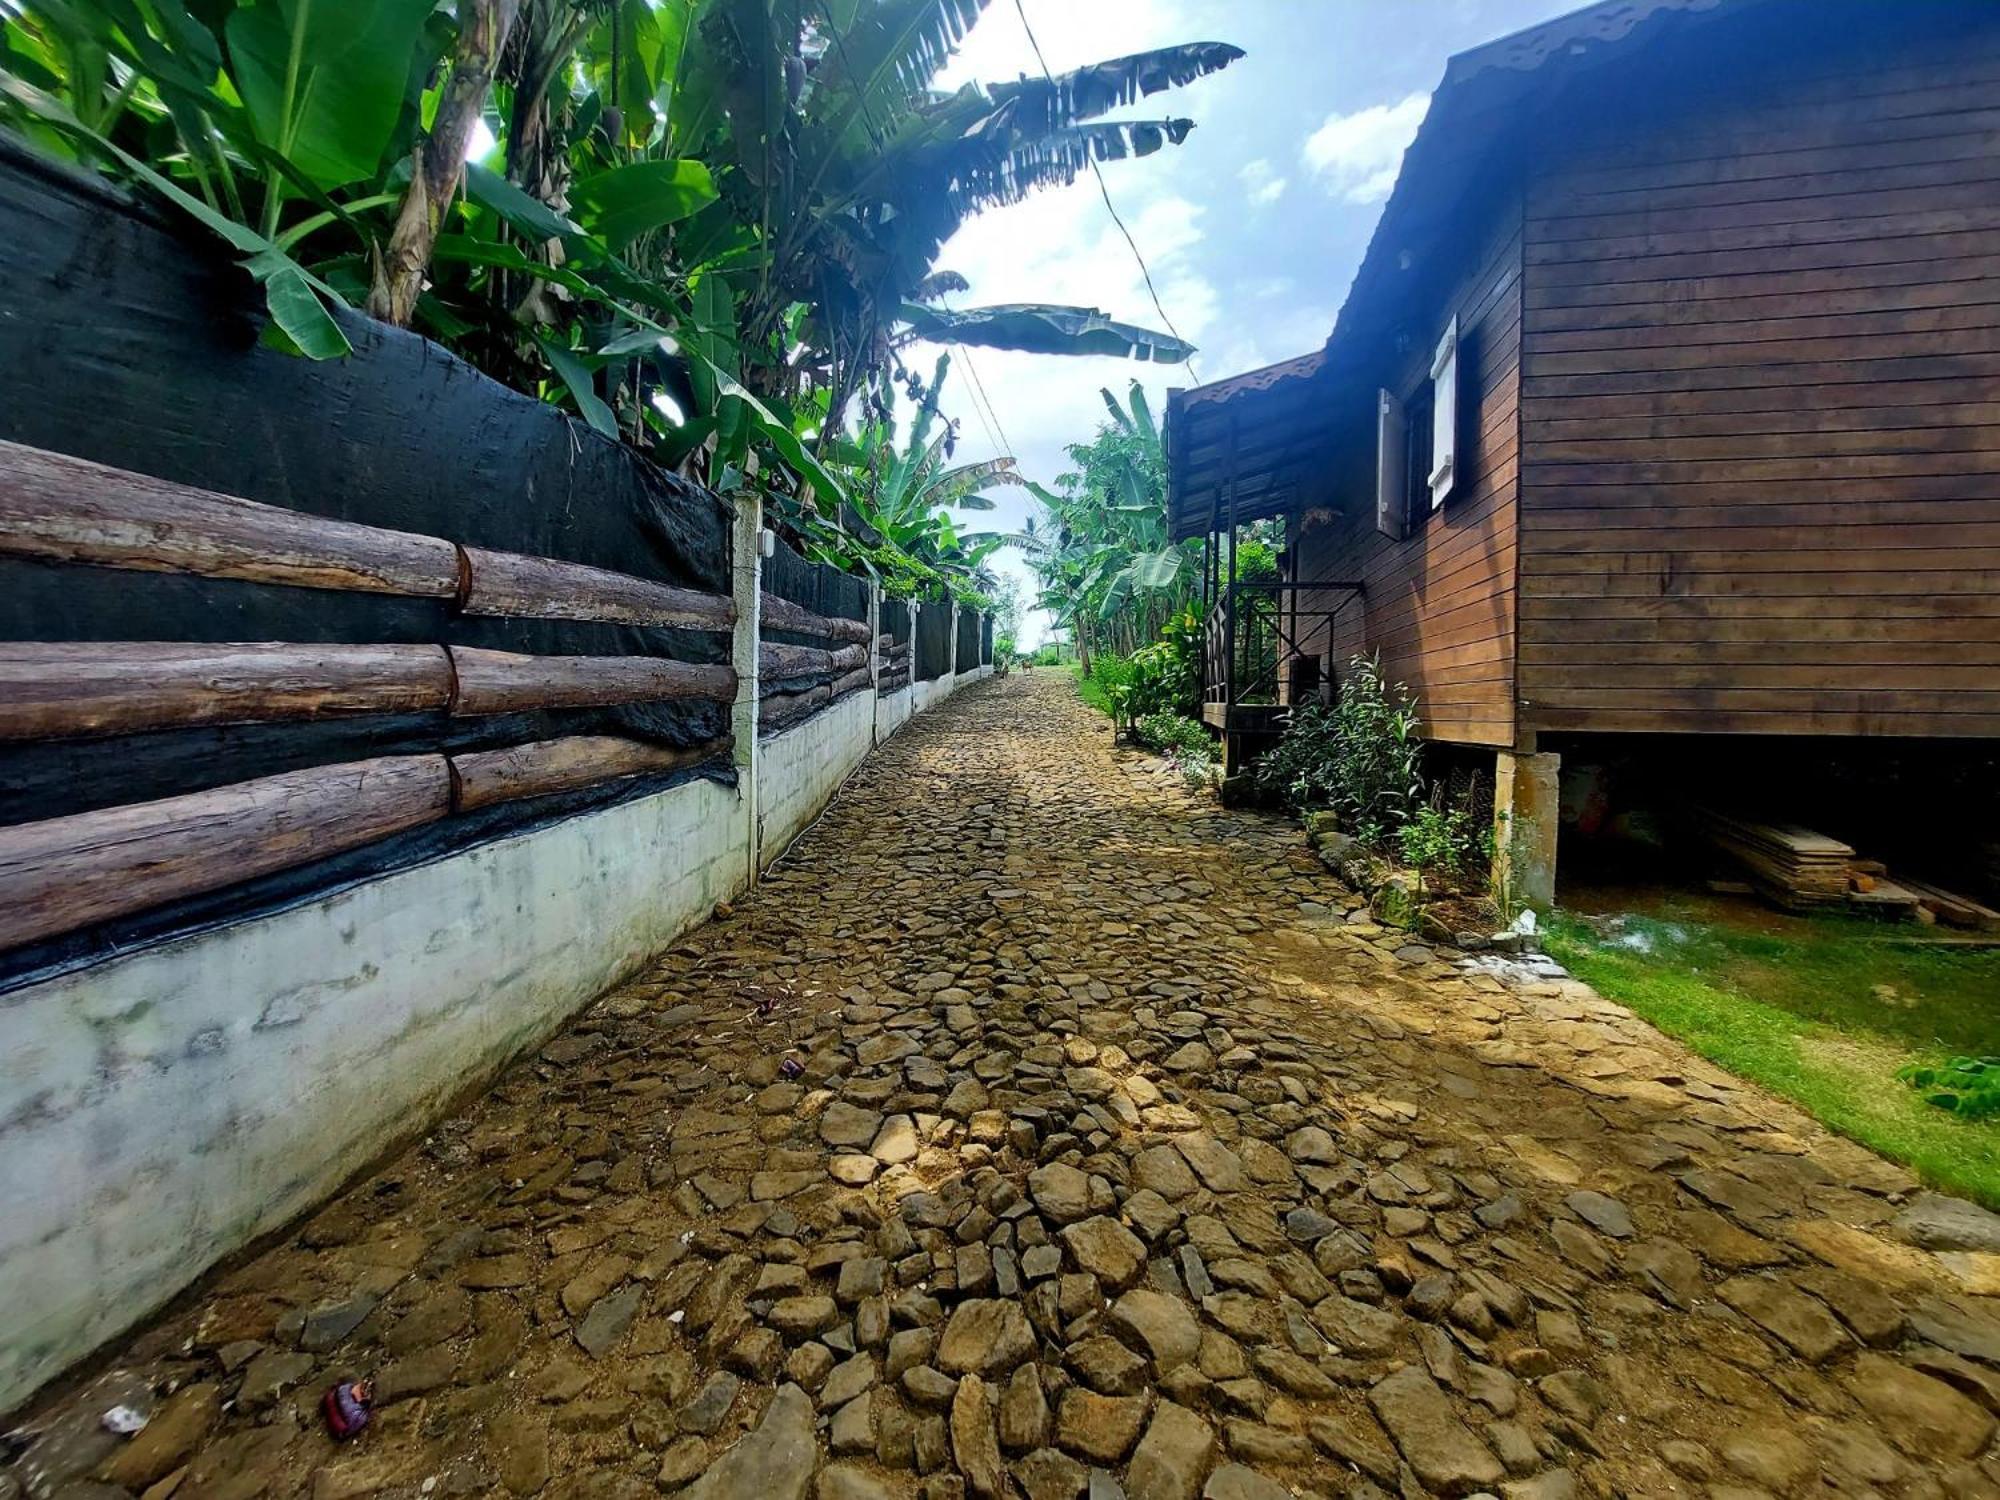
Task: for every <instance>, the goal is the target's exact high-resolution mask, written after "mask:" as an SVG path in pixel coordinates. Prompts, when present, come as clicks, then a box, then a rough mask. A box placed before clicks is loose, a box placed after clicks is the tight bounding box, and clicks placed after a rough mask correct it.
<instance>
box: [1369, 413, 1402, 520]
mask: <svg viewBox="0 0 2000 1500" xmlns="http://www.w3.org/2000/svg"><path fill="white" fill-rule="evenodd" d="M1408 458H1409V450H1408V448H1407V446H1406V441H1405V434H1404V432H1403V403H1402V402H1400V401H1398V400H1397V399H1396V398H1395V396H1394V395H1393V394H1391V393H1390V392H1388V391H1377V392H1376V393H1375V529H1376V530H1377V531H1379V532H1381V533H1382V535H1384V536H1391V537H1396V538H1397V539H1399V540H1400V539H1401V538H1402V536H1403V534H1404V531H1405V529H1406V525H1407V522H1408V520H1409V502H1408V499H1407V495H1408V488H1407V484H1408V480H1407V476H1406V475H1405V473H1404V467H1405V465H1406V464H1407V462H1408Z"/></svg>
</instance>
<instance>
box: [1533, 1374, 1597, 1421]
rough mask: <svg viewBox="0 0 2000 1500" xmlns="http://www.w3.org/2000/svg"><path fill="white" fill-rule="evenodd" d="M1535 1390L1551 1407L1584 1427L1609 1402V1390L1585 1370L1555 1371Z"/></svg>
mask: <svg viewBox="0 0 2000 1500" xmlns="http://www.w3.org/2000/svg"><path fill="white" fill-rule="evenodd" d="M1535 1389H1536V1390H1537V1391H1539V1392H1540V1393H1541V1397H1542V1399H1543V1400H1544V1401H1546V1402H1548V1404H1549V1405H1550V1406H1553V1407H1554V1408H1555V1409H1556V1410H1557V1411H1559V1412H1561V1413H1562V1414H1563V1415H1564V1416H1566V1417H1568V1418H1570V1419H1571V1420H1572V1421H1575V1422H1580V1423H1582V1424H1583V1425H1584V1426H1585V1427H1589V1426H1592V1425H1594V1424H1595V1423H1596V1421H1597V1419H1598V1418H1599V1417H1601V1416H1603V1415H1604V1413H1605V1411H1606V1409H1607V1408H1609V1407H1610V1405H1611V1392H1610V1391H1609V1390H1608V1389H1606V1387H1605V1385H1604V1383H1603V1382H1602V1381H1601V1380H1599V1379H1598V1378H1597V1377H1596V1376H1595V1375H1592V1374H1590V1373H1589V1372H1587V1371H1584V1370H1558V1371H1557V1372H1556V1373H1555V1374H1553V1375H1550V1376H1548V1377H1547V1378H1546V1379H1544V1380H1543V1381H1542V1382H1541V1384H1540V1385H1538V1386H1536V1387H1535Z"/></svg>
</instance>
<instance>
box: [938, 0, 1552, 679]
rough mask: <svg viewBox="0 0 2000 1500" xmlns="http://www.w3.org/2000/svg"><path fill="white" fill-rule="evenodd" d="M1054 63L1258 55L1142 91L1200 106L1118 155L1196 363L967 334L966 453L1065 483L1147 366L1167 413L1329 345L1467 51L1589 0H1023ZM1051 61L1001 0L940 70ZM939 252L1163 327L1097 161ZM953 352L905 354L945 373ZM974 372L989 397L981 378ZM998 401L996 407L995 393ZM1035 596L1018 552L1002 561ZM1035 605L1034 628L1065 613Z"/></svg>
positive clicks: (1002, 285) (960, 361)
mask: <svg viewBox="0 0 2000 1500" xmlns="http://www.w3.org/2000/svg"><path fill="white" fill-rule="evenodd" d="M1020 3H1021V5H1023V6H1024V7H1025V9H1026V13H1027V22H1028V25H1030V26H1032V27H1033V29H1034V34H1035V37H1036V39H1037V40H1038V41H1039V42H1040V43H1041V47H1042V52H1043V53H1044V55H1045V56H1046V57H1047V59H1048V63H1049V66H1050V67H1051V68H1053V69H1055V70H1056V71H1058V72H1060V71H1062V70H1064V69H1066V68H1073V67H1078V66H1081V65H1083V64H1085V63H1091V62H1098V61H1102V60H1103V59H1105V58H1110V57H1117V56H1121V55H1123V54H1126V53H1130V52H1137V51H1142V50H1144V49H1146V48H1149V47H1158V46H1165V45H1169V44H1171V43H1175V42H1191V41H1221V42H1233V43H1234V44H1235V45H1237V46H1238V47H1241V48H1242V49H1243V50H1244V52H1245V53H1246V54H1247V55H1246V56H1245V57H1243V58H1242V59H1240V60H1239V61H1237V62H1236V63H1234V64H1232V65H1231V66H1230V67H1229V68H1227V69H1225V70H1224V71H1223V72H1221V73H1219V74H1216V75H1214V76H1212V77H1209V78H1205V79H1201V80H1199V81H1197V82H1195V83H1192V84H1190V85H1189V86H1188V87H1186V88H1184V89H1176V90H1171V91H1169V92H1167V93H1164V94H1155V95H1153V96H1152V97H1151V98H1149V99H1142V100H1140V101H1138V102H1137V103H1136V104H1134V105H1133V106H1132V107H1130V108H1129V109H1125V110H1120V111H1117V112H1116V117H1118V118H1133V119H1161V118H1164V117H1166V116H1168V115H1173V116H1187V117H1191V118H1192V119H1194V120H1195V121H1196V127H1197V128H1196V129H1195V131H1194V133H1193V134H1192V135H1190V136H1189V137H1188V139H1187V141H1186V142H1185V143H1184V144H1182V145H1181V146H1178V147H1172V146H1169V147H1166V148H1165V149H1163V150H1161V151H1158V152H1156V153H1155V154H1153V155H1152V156H1149V157H1146V158H1143V159H1139V160H1129V159H1128V160H1125V161H1118V162H1107V163H1105V164H1104V169H1103V170H1104V179H1105V182H1106V184H1107V185H1108V187H1109V188H1110V191H1111V198H1112V201H1113V203H1115V204H1116V205H1117V209H1118V212H1119V215H1120V216H1121V217H1122V218H1123V219H1124V220H1125V223H1126V225H1127V227H1128V228H1130V230H1131V232H1132V236H1133V239H1134V240H1135V241H1136V242H1137V244H1138V247H1139V250H1140V252H1141V254H1143V256H1144V257H1145V260H1146V264H1147V265H1148V266H1149V267H1150V268H1151V271H1152V275H1153V284H1154V286H1155V287H1156V288H1157V289H1158V292H1159V296H1160V301H1161V304H1162V305H1163V306H1164V307H1165V309H1166V313H1167V316H1168V317H1169V318H1170V319H1171V320H1172V323H1173V326H1174V328H1176V329H1177V330H1178V331H1179V332H1180V333H1181V335H1182V336H1183V337H1184V338H1187V339H1188V340H1190V341H1192V342H1193V343H1194V344H1195V345H1196V346H1197V347H1198V351H1199V352H1198V353H1197V354H1196V355H1195V356H1194V374H1193V376H1190V374H1189V371H1188V368H1187V367H1186V366H1185V365H1157V364H1139V363H1135V362H1131V361H1126V360H1116V359H1102V358H1085V359H1075V358H1061V357H1054V356H1047V355H1028V354H1014V353H1009V352H1007V351H1004V350H994V349H974V350H970V351H954V353H953V356H952V373H951V377H950V379H949V380H948V382H947V385H946V390H945V394H944V398H943V406H944V410H945V411H946V413H947V414H948V415H950V416H954V417H957V418H958V419H959V420H960V424H961V425H960V432H959V444H958V459H959V461H960V462H969V461H973V460H978V459H984V458H990V457H994V456H996V455H998V454H1001V453H1005V454H1009V455H1011V456H1013V457H1014V458H1015V459H1016V460H1018V462H1019V466H1020V469H1021V471H1022V472H1023V473H1024V474H1026V475H1027V476H1028V477H1029V478H1031V479H1034V480H1036V481H1037V482H1039V483H1042V484H1053V483H1054V481H1055V479H1056V476H1057V475H1059V474H1061V473H1062V472H1063V471H1064V470H1065V469H1066V468H1068V467H1069V465H1068V462H1067V460H1066V458H1065V456H1064V452H1063V450H1064V447H1065V445H1066V444H1069V443H1074V442H1083V441H1087V440H1088V439H1089V438H1090V436H1091V434H1092V432H1093V431H1094V430H1095V429H1096V427H1097V425H1098V423H1099V422H1100V421H1101V420H1103V419H1104V416H1105V412H1104V406H1103V402H1102V400H1101V398H1100V397H1099V395H1098V391H1099V390H1100V388H1102V387H1105V386H1109V387H1110V388H1111V389H1112V390H1113V391H1114V392H1116V393H1117V394H1118V395H1119V396H1120V398H1121V399H1122V398H1123V396H1124V393H1125V391H1126V389H1127V387H1128V386H1129V384H1130V382H1131V381H1132V379H1133V378H1134V377H1137V378H1138V379H1139V380H1140V381H1142V382H1143V384H1144V385H1145V387H1146V392H1147V395H1148V397H1149V398H1150V399H1151V401H1152V406H1153V411H1154V413H1155V415H1157V416H1163V415H1164V414H1165V412H1166V399H1165V392H1166V391H1167V390H1168V389H1169V388H1171V387H1174V386H1187V385H1193V384H1199V383H1203V382H1207V381H1212V380H1219V379H1222V378H1224V377H1226V376H1230V375H1237V374H1241V373H1242V372H1243V371H1245V370H1252V369H1255V368H1257V367H1258V366H1260V365H1267V364H1271V363H1273V362H1275V361H1277V360H1281V359H1289V358H1291V357H1292V356H1294V355H1298V354H1304V353H1306V352H1308V351H1309V350H1312V349H1314V348H1317V347H1318V346H1319V345H1320V344H1322V343H1323V342H1325V340H1326V336H1327V334H1328V333H1329V332H1330V331H1331V330H1332V328H1333V320H1334V315H1335V314H1336V313H1337V312H1338V311H1339V310H1340V304H1341V301H1342V299H1343V298H1344V297H1345V296H1346V293H1347V287H1348V283H1349V282H1350V281H1351V280H1352V279H1353V276H1354V272H1355V270H1356V268H1357V267H1358V266H1359V265H1360V263H1361V255H1362V252H1363V251H1364V250H1365V249H1366V248H1367V244H1368V236H1369V233H1370V231H1371V230H1372V229H1373V228H1374V226H1375V220H1376V217H1377V216H1378V215H1379V214H1380V212H1381V209H1382V203H1383V200H1384V199H1386V198H1387V197H1388V195H1389V190H1390V188H1391V187H1392V186H1393V184H1394V182H1395V178H1396V169H1397V166H1398V164H1399V163H1400V161H1401V159H1402V154H1403V148H1404V147H1405V146H1406V145H1408V144H1409V140H1410V137H1411V136H1412V135H1414V134H1415V132H1416V129H1417V126H1418V124H1419V123H1420V122H1421V121H1422V119H1423V115H1424V110H1425V107H1426V105H1427V104H1428V102H1429V96H1430V90H1431V89H1432V88H1433V87H1434V86H1435V85H1436V84H1437V82H1438V80H1439V79H1440V78H1441V77H1442V76H1443V75H1444V66H1445V60H1446V59H1447V58H1448V57H1449V56H1450V55H1451V54H1452V53H1454V52H1462V51H1464V50H1466V49H1467V48H1469V47H1476V46H1478V45H1480V44H1481V43H1484V42H1488V41H1491V40H1493V39H1494V38H1496V37H1500V36H1504V35H1506V34H1507V33H1508V32H1511V31H1517V30H1519V29H1520V28H1521V27H1523V26H1532V25H1535V24H1537V23H1539V22H1541V21H1545V20H1548V19H1549V18H1550V17H1552V16H1556V15H1561V14H1563V13H1564V12H1566V11H1569V10H1573V9H1575V8H1577V5H1578V4H1579V3H1581V0H1020ZM1028 72H1039V67H1038V65H1037V63H1036V61H1035V56H1034V53H1033V51H1032V50H1031V49H1030V47H1029V43H1028V37H1027V32H1026V30H1025V29H1024V27H1023V25H1022V19H1021V13H1020V11H1019V10H1017V9H1016V0H992V3H991V4H989V5H988V7H987V9H986V12H985V14H984V15H983V16H982V17H981V19H980V20H979V22H978V24H977V25H975V26H974V28H973V30H972V32H971V34H970V35H969V36H968V37H967V38H966V39H965V42H964V43H963V45H962V46H961V47H960V50H959V53H958V55H957V56H956V57H955V58H953V59H952V61H951V63H950V65H949V66H948V68H947V69H946V71H945V72H944V73H943V74H942V75H941V77H940V79H939V80H938V81H939V84H940V85H941V86H944V87H953V88H955V87H957V86H958V85H959V84H961V83H964V82H967V81H970V80H976V81H979V82H983V83H994V82H1002V81H1009V80H1012V79H1014V78H1016V77H1019V76H1020V75H1021V74H1023V73H1028ZM937 264H938V268H939V269H948V270H953V271H957V272H959V273H960V274H961V275H963V276H964V277H965V278H966V279H967V280H968V281H969V282H970V283H971V284H972V289H971V291H969V292H967V293H963V294H960V295H958V296H956V297H954V298H952V299H951V301H952V305H953V306H957V307H968V306H975V305H977V304H979V303H983V302H1063V303H1074V304H1078V305H1081V306H1086V307H1095V308H1098V309H1099V310H1101V311H1103V312H1105V313H1108V314H1109V315H1110V316H1112V317H1113V318H1116V319H1118V320H1119V321H1121V322H1128V323H1138V324H1141V325H1142V326H1145V327H1151V328H1159V327H1161V326H1162V325H1161V321H1160V317H1159V314H1158V313H1157V312H1156V311H1155V310H1154V307H1153V303H1152V299H1151V297H1150V296H1149V295H1148V293H1147V291H1146V286H1145V282H1144V280H1143V279H1142V278H1141V275H1140V272H1139V266H1138V263H1137V261H1135V259H1134V258H1133V255H1132V251H1131V250H1130V248H1128V247H1127V246H1126V244H1125V242H1124V238H1123V236H1121V235H1120V234H1119V232H1118V229H1117V227H1116V226H1115V225H1114V224H1113V222H1112V220H1111V218H1110V215H1109V214H1108V213H1107V212H1106V210H1105V206H1104V202H1103V199H1102V198H1101V197H1100V196H1099V193H1098V188H1097V184H1096V182H1095V180H1094V179H1092V178H1091V177H1090V176H1089V175H1088V174H1085V175H1084V176H1083V177H1082V178H1080V179H1078V181H1077V182H1075V183H1073V184H1072V185H1070V186H1069V187H1066V188H1050V189H1045V190H1043V191H1042V192H1040V193H1037V194H1035V195H1034V196H1033V197H1031V198H1029V199H1027V200H1026V201H1024V202H1022V203H1018V204H1014V205H1011V206H1009V207H1006V208H1000V209H992V210H989V211H988V212H986V213H984V214H981V215H979V216H977V217H975V218H973V219H971V220H969V221H968V222H967V223H966V224H965V226H964V227H963V228H961V229H960V230H959V232H958V234H957V235H956V236H954V237H953V238H952V240H951V241H950V242H949V243H948V244H946V246H945V248H944V253H943V254H942V256H941V257H940V258H939V260H938V263H937ZM936 355H937V351H936V349H934V348H931V347H929V346H925V345H918V346H915V347H914V348H913V349H912V350H911V351H909V352H908V353H906V355H905V359H906V360H907V361H909V362H910V363H911V365H912V366H913V367H914V368H917V369H920V370H922V371H923V372H924V373H925V375H926V377H928V375H929V372H930V368H931V365H932V363H933V361H934V360H935V359H936ZM968 360H969V363H970V364H971V367H972V369H973V370H974V371H976V373H977V375H978V380H979V385H980V386H982V387H983V389H984V395H985V398H986V399H985V401H981V400H980V399H979V391H978V389H977V388H975V386H974V384H973V382H972V380H971V379H970V378H969V377H968V375H967V370H966V366H967V363H968ZM988 403H990V410H989V407H988ZM989 498H991V499H992V500H993V501H994V502H995V503H996V506H997V509H995V510H994V511H991V512H984V513H977V514H969V515H967V516H966V517H965V518H964V524H965V526H966V527H967V528H969V529H973V530H984V529H993V530H1000V531H1010V532H1011V531H1015V530H1018V529H1019V527H1020V525H1021V523H1022V521H1023V520H1024V519H1026V517H1027V516H1029V515H1030V514H1034V513H1037V512H1038V511H1039V509H1040V507H1039V506H1038V505H1037V504H1036V502H1035V500H1034V499H1033V497H1032V496H1030V495H1029V494H1028V493H1027V492H1026V491H1025V490H1021V489H1018V488H1006V489H997V490H993V491H991V492H989ZM994 565H995V566H996V567H997V568H998V569H999V570H1000V571H1001V572H1003V573H1006V574H1008V575H1010V576H1013V577H1015V578H1016V579H1018V580H1019V581H1020V584H1021V588H1022V594H1023V597H1024V598H1025V599H1028V600H1032V599H1033V597H1034V584H1033V580H1032V577H1031V575H1029V574H1028V572H1027V569H1026V566H1025V565H1024V563H1023V562H1022V560H1021V558H1020V556H1019V554H1018V553H1016V552H1014V551H1012V550H1011V549H1010V550H1008V551H1005V552H1002V553H1001V554H999V555H998V556H997V557H996V558H995V559H994ZM1047 625H1048V622H1047V620H1046V618H1045V617H1042V616H1038V615H1031V616H1030V618H1029V619H1028V620H1027V621H1026V622H1025V628H1024V629H1023V631H1022V644H1023V646H1024V647H1025V646H1029V645H1032V644H1034V643H1035V642H1036V641H1037V640H1039V639H1040V638H1041V636H1042V635H1043V634H1044V633H1045V631H1046V629H1047Z"/></svg>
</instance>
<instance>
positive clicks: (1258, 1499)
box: [1201, 1464, 1292, 1500]
mask: <svg viewBox="0 0 2000 1500" xmlns="http://www.w3.org/2000/svg"><path fill="white" fill-rule="evenodd" d="M1201 1494H1202V1500H1292V1492H1291V1491H1290V1490H1288V1489H1286V1488H1285V1487H1284V1486H1283V1485H1282V1484H1279V1483H1278V1481H1277V1480H1275V1479H1266V1478H1265V1477H1264V1476H1263V1475H1262V1474H1259V1473H1258V1472H1257V1471H1256V1470H1255V1469H1251V1468H1246V1467H1244V1466H1243V1465H1242V1464H1224V1465H1223V1466H1222V1467H1221V1468H1219V1469H1217V1470H1216V1471H1215V1472H1214V1473H1213V1474H1211V1475H1209V1476H1208V1483H1207V1484H1206V1485H1204V1486H1203V1487H1202V1492H1201Z"/></svg>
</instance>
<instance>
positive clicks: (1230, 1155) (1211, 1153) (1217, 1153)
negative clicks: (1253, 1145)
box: [1174, 1134, 1250, 1193]
mask: <svg viewBox="0 0 2000 1500" xmlns="http://www.w3.org/2000/svg"><path fill="white" fill-rule="evenodd" d="M1174 1145H1175V1146H1176V1147H1178V1148H1179V1150H1180V1153H1181V1155H1182V1156H1184V1157H1186V1158H1187V1163H1188V1165H1189V1166H1190V1167H1193V1168H1194V1174H1195V1176H1197V1177H1199V1178H1200V1179H1201V1181H1202V1185H1203V1186H1204V1187H1206V1188H1208V1189H1209V1191H1210V1192H1215V1193H1240V1192H1242V1191H1243V1190H1244V1189H1245V1188H1247V1187H1249V1186H1250V1179H1249V1177H1248V1176H1246V1175H1245V1173H1244V1171H1243V1162H1242V1159H1241V1158H1240V1157H1238V1156H1237V1154H1236V1153H1235V1152H1234V1151H1231V1150H1230V1149H1229V1148H1228V1147H1227V1146H1225V1145H1223V1144H1222V1142H1220V1141H1218V1140H1217V1139H1216V1138H1215V1137H1214V1136H1212V1135H1206V1134H1194V1135H1183V1136H1178V1137H1176V1138H1175V1140H1174Z"/></svg>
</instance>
